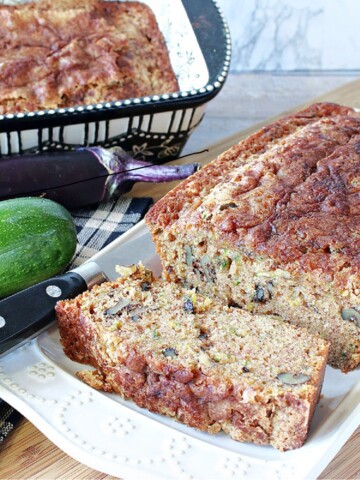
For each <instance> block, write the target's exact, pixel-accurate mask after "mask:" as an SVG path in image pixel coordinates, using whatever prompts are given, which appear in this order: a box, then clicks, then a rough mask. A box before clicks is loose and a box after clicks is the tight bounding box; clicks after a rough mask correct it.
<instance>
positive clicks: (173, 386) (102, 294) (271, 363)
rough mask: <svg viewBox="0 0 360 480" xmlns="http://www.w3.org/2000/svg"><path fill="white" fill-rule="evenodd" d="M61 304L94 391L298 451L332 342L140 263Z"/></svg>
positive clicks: (67, 334)
mask: <svg viewBox="0 0 360 480" xmlns="http://www.w3.org/2000/svg"><path fill="white" fill-rule="evenodd" d="M120 271H121V272H122V274H123V276H121V277H120V278H119V279H118V280H116V281H115V282H109V283H104V284H102V285H99V286H95V287H94V288H93V289H92V290H91V291H88V292H85V293H84V294H82V295H79V296H78V297H77V298H75V299H73V300H68V301H60V302H59V303H58V304H57V306H56V316H57V322H58V326H59V330H60V335H61V342H62V345H63V348H64V352H65V353H66V355H68V356H69V357H70V358H71V359H72V360H75V361H76V362H80V363H86V364H89V365H92V366H93V367H95V369H96V370H95V371H89V370H87V371H83V372H79V373H78V375H79V377H80V378H81V379H82V380H84V381H85V382H87V383H88V384H89V385H91V386H92V387H94V388H97V389H102V390H105V391H107V392H116V393H119V394H120V395H122V396H123V397H124V398H126V399H131V400H133V401H134V402H135V403H136V404H137V405H139V406H140V407H144V408H147V409H148V410H150V411H152V412H156V413H160V414H164V415H167V416H169V417H171V418H173V419H175V420H177V421H179V422H182V423H184V424H186V425H189V426H191V427H195V428H198V429H200V430H204V431H206V432H209V433H217V432H220V431H221V430H222V431H224V432H225V433H227V434H229V435H230V436H231V437H232V438H233V439H234V440H238V441H241V442H254V443H256V444H260V445H267V444H270V445H273V446H274V447H276V448H278V449H279V450H288V449H293V448H297V447H300V446H301V445H302V444H303V442H304V441H305V439H306V436H307V432H308V428H309V425H310V421H311V418H312V415H313V412H314V409H315V406H316V403H317V401H318V398H319V394H320V389H321V385H322V382H323V376H324V371H325V365H326V360H327V354H328V344H327V342H326V341H324V340H322V339H320V338H318V337H315V336H312V335H309V334H308V332H306V331H305V330H302V329H299V328H296V327H293V326H291V325H288V324H286V323H284V322H281V321H279V320H278V319H277V318H275V317H271V316H261V315H251V314H249V313H247V312H245V311H241V310H240V309H238V308H232V307H227V306H225V305H221V304H218V303H216V302H215V301H214V300H212V299H210V298H206V297H203V296H201V295H200V294H198V293H196V292H195V290H187V289H184V288H182V287H180V286H179V285H176V284H174V283H168V282H164V281H161V280H155V279H154V277H153V275H152V273H151V272H150V271H148V270H146V269H144V267H143V266H142V265H139V266H137V267H136V266H132V267H127V268H122V269H120Z"/></svg>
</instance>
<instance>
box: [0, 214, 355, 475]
mask: <svg viewBox="0 0 360 480" xmlns="http://www.w3.org/2000/svg"><path fill="white" fill-rule="evenodd" d="M146 234H147V229H146V226H145V225H144V223H143V222H142V223H141V224H138V225H137V226H135V227H134V229H132V230H130V231H129V232H127V234H125V235H124V236H123V237H121V238H120V240H119V243H120V244H123V243H128V242H129V244H130V245H131V241H132V239H133V238H135V237H139V236H140V235H144V241H149V240H148V238H149V237H148V236H147V235H146ZM140 259H141V254H140V252H139V260H140ZM156 263H157V266H158V267H159V263H160V262H159V259H158V258H157V257H156V258H153V259H152V260H151V266H152V268H154V266H155V267H156ZM83 368H84V366H83V365H81V366H80V365H79V364H77V363H75V362H71V361H70V360H69V359H67V357H65V355H64V354H63V351H62V348H61V345H60V342H59V336H58V332H57V329H56V326H55V325H53V326H51V327H50V328H49V329H48V330H47V331H46V332H44V333H43V334H41V335H40V336H39V337H38V338H37V339H36V340H33V341H31V342H30V343H28V344H26V345H25V346H23V347H21V348H19V349H18V350H16V351H14V352H13V353H11V354H8V355H7V356H5V357H3V358H2V359H1V360H0V397H2V398H3V399H4V400H6V401H7V402H8V403H10V404H11V405H13V406H14V407H15V408H16V409H17V410H19V411H20V412H21V413H22V414H23V415H25V416H26V417H27V418H28V419H29V420H30V421H31V422H33V423H34V424H35V425H36V427H38V428H39V430H41V431H42V432H43V433H44V434H45V435H46V436H47V437H48V438H49V439H50V440H51V441H52V442H54V443H55V444H56V445H57V446H58V447H60V448H61V449H62V450H64V451H65V452H66V453H67V454H69V455H71V456H72V457H74V458H75V459H76V460H78V461H79V462H82V463H84V464H86V465H88V466H89V467H92V468H94V469H96V470H99V471H102V472H104V473H107V474H110V475H113V476H117V477H121V478H123V479H126V480H130V479H139V478H141V479H142V480H143V479H144V480H145V479H166V480H171V479H183V478H184V479H191V478H193V479H196V480H201V479H204V480H205V479H206V480H212V479H214V480H215V479H216V480H220V479H239V478H243V477H246V478H248V479H259V478H261V479H263V480H267V479H284V480H285V479H286V480H288V479H312V478H316V477H317V476H318V475H319V474H320V473H321V472H322V470H323V469H324V468H325V467H326V465H327V464H328V463H329V462H330V461H331V459H332V458H333V457H334V456H335V454H336V453H337V452H338V450H339V449H340V448H341V447H342V445H343V444H344V443H345V442H346V440H347V439H348V438H349V437H350V436H351V434H352V433H353V432H354V430H355V429H356V428H357V426H358V425H359V423H360V370H359V369H357V370H356V371H354V372H352V373H349V374H347V375H345V374H343V373H341V372H340V371H338V370H335V369H333V368H331V367H327V369H326V374H325V381H324V386H323V391H322V397H321V400H320V402H319V404H318V406H317V408H316V411H315V414H314V418H313V422H312V426H311V429H310V434H309V438H308V440H307V442H306V444H305V445H304V446H303V447H302V448H300V449H297V450H293V451H289V452H285V453H281V452H278V451H277V450H275V449H273V448H272V447H261V446H256V445H250V444H241V443H238V442H235V441H233V440H230V439H229V438H228V437H227V436H225V435H222V434H219V435H214V436H211V435H208V434H205V433H202V432H198V431H196V430H195V429H191V428H188V427H185V426H183V425H181V424H179V423H176V422H175V421H173V420H170V419H167V418H165V417H162V416H160V415H155V414H151V413H149V412H147V411H145V410H143V409H140V408H138V407H137V406H135V405H134V404H133V403H131V402H128V401H123V400H122V399H121V398H120V397H119V396H118V395H115V394H105V393H101V392H98V391H96V390H93V389H91V388H90V387H88V386H87V385H85V384H83V383H82V382H80V381H79V380H78V379H77V378H76V376H75V372H76V371H77V370H79V369H83Z"/></svg>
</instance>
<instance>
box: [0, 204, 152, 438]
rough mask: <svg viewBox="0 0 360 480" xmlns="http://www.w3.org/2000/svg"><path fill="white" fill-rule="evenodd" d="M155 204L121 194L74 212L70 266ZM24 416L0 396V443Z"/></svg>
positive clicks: (102, 245)
mask: <svg viewBox="0 0 360 480" xmlns="http://www.w3.org/2000/svg"><path fill="white" fill-rule="evenodd" d="M151 204H152V199H151V198H129V197H120V198H119V199H117V200H113V201H109V202H103V203H100V204H99V205H98V206H97V207H95V208H81V209H79V210H74V211H72V212H71V214H72V216H73V218H74V221H75V225H76V231H77V237H78V248H77V251H76V255H75V258H74V261H73V263H72V264H71V265H70V267H69V268H74V267H76V266H79V265H80V264H81V263H83V262H84V261H85V260H87V259H88V258H90V257H92V256H93V255H94V254H95V253H97V252H98V251H99V250H101V249H102V248H103V247H105V246H106V245H108V244H109V243H110V242H112V241H113V240H115V239H116V238H117V237H119V236H120V235H121V234H123V233H124V232H126V231H127V230H129V229H130V228H131V227H133V226H134V225H135V224H136V223H137V222H139V221H140V220H142V218H143V217H144V215H145V213H146V212H147V211H148V210H149V208H150V206H151ZM21 418H22V415H21V414H20V413H19V412H17V411H16V410H15V409H14V408H13V407H11V406H10V405H8V404H7V403H6V402H4V400H2V399H1V398H0V445H1V444H2V442H3V441H4V440H5V438H6V437H7V436H8V435H9V434H10V432H12V431H13V429H14V428H15V426H16V425H17V424H18V423H19V421H20V420H21Z"/></svg>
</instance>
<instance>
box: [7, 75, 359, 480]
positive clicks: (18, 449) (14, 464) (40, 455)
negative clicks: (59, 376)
mask: <svg viewBox="0 0 360 480" xmlns="http://www.w3.org/2000/svg"><path fill="white" fill-rule="evenodd" d="M313 101H314V100H310V101H309V102H307V104H306V105H309V104H310V103H312V102H313ZM316 101H331V102H337V103H341V104H344V105H348V106H352V107H357V108H360V80H356V81H354V82H351V83H348V84H346V85H344V86H342V87H340V88H338V89H337V90H334V91H333V92H330V93H328V94H325V95H323V96H321V97H319V98H317V99H316ZM306 105H303V106H306ZM300 108H301V107H299V108H298V109H300ZM286 113H291V111H289V112H284V114H286ZM281 116H283V115H281ZM271 120H273V119H268V120H267V121H266V122H263V123H261V124H258V125H255V126H253V127H251V128H249V129H247V130H245V131H242V132H240V133H237V134H235V135H231V136H229V137H227V138H225V139H224V140H222V141H220V142H218V143H216V144H215V145H212V146H211V147H209V149H208V151H206V152H204V153H202V154H199V155H196V156H191V157H188V158H186V159H184V160H182V162H183V163H190V162H199V163H201V164H205V163H208V162H209V161H211V160H212V159H214V158H215V157H216V156H217V155H219V154H220V153H222V152H223V151H224V150H226V149H227V148H229V147H230V146H231V145H233V144H235V143H237V142H238V141H240V140H241V139H242V138H244V137H246V136H248V135H249V134H250V133H252V132H254V131H256V130H257V129H258V128H259V127H261V126H263V125H264V124H267V123H270V121H271ZM175 163H180V162H179V161H177V162H175ZM174 185H175V183H173V184H160V185H157V184H151V185H147V184H141V185H137V186H136V187H135V188H134V189H133V190H132V192H131V194H132V196H134V197H136V196H138V197H139V196H151V197H152V198H154V200H157V199H159V198H160V197H161V196H163V195H164V194H165V193H166V192H167V191H168V190H169V189H170V188H172V187H173V186H174ZM359 452H360V428H358V429H357V430H356V432H355V433H354V434H353V435H352V437H351V438H350V439H349V440H348V442H347V443H346V444H345V445H344V447H343V448H342V449H341V450H340V452H339V453H338V454H337V456H336V457H335V458H334V459H333V461H332V462H331V463H330V464H329V465H328V467H327V468H326V469H325V470H324V472H323V473H322V474H321V475H320V477H319V478H321V479H343V480H350V479H360V455H359ZM25 478H26V479H30V478H36V479H46V480H49V479H60V478H61V479H69V480H70V479H71V480H76V479H89V478H91V479H92V480H98V479H107V480H110V479H113V478H115V477H111V476H109V475H106V474H103V473H99V472H96V471H94V470H92V469H90V468H88V467H86V466H84V465H82V464H80V463H79V462H77V461H76V460H74V459H72V458H71V457H69V456H67V455H66V454H65V453H64V452H62V451H61V450H60V449H59V448H57V447H56V446H55V445H54V444H52V443H51V442H50V441H49V440H48V439H47V438H46V437H45V436H44V435H43V434H42V433H41V432H39V430H37V428H35V427H34V426H33V425H32V424H31V423H30V422H29V421H27V420H25V419H24V420H23V421H22V423H21V424H20V425H19V426H18V427H17V428H16V429H15V431H14V432H13V433H12V434H11V435H10V437H9V438H8V439H7V440H6V441H5V444H4V445H3V447H2V449H1V451H0V479H7V480H9V479H16V480H18V479H25Z"/></svg>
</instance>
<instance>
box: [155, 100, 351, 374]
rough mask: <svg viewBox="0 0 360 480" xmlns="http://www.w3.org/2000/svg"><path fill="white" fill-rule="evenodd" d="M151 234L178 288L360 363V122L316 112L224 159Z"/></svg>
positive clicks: (347, 362) (177, 196)
mask: <svg viewBox="0 0 360 480" xmlns="http://www.w3.org/2000/svg"><path fill="white" fill-rule="evenodd" d="M146 222H147V224H148V226H149V229H150V231H151V234H152V237H153V240H154V242H155V245H156V249H157V252H158V253H159V255H160V257H161V260H162V264H163V267H164V272H165V274H166V276H167V278H168V279H169V280H170V281H175V282H185V283H186V284H187V285H188V286H189V287H190V288H196V289H198V291H200V292H201V293H202V294H205V295H209V296H212V297H214V298H217V299H219V300H220V301H222V302H225V303H226V304H230V305H231V304H233V305H234V304H236V305H237V306H239V307H240V308H242V309H244V310H247V311H249V312H253V313H262V314H273V315H274V314H275V315H279V316H280V317H281V318H283V319H284V320H286V321H288V322H290V323H292V324H295V325H298V326H301V327H305V328H307V329H308V330H309V331H310V332H311V333H313V334H317V335H319V336H321V337H323V338H325V339H327V340H328V341H330V343H331V347H330V354H329V362H330V363H331V365H333V366H335V367H338V368H340V369H341V370H342V371H344V372H347V371H349V370H352V369H354V368H356V367H357V366H358V365H359V363H360V274H359V267H360V254H359V252H360V114H359V113H357V112H355V111H354V110H352V109H350V108H347V107H342V106H340V105H335V104H330V103H321V104H315V105H312V106H311V107H309V108H307V109H306V110H303V111H301V112H299V113H297V114H296V115H292V116H288V117H285V118H283V119H281V120H279V121H277V122H275V123H273V124H271V125H269V126H267V127H264V128H263V129H261V130H260V131H259V132H257V133H255V134H254V135H251V136H250V137H248V138H247V139H245V140H243V141H241V142H240V143H239V144H237V145H235V146H233V147H232V148H230V149H229V150H228V151H226V152H224V153H223V154H222V155H220V156H219V157H218V158H217V159H215V160H214V161H213V162H212V163H210V164H209V165H207V166H205V167H204V168H203V169H201V170H200V171H199V172H197V173H196V174H195V175H193V176H191V177H190V178H188V179H187V180H185V181H184V182H182V183H181V184H180V185H178V186H177V187H176V188H175V189H173V190H172V191H171V192H169V193H168V194H167V195H166V196H165V197H163V198H162V199H161V200H160V201H159V202H157V203H156V204H155V206H154V207H153V208H152V209H151V210H150V212H149V213H148V214H147V216H146Z"/></svg>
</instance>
